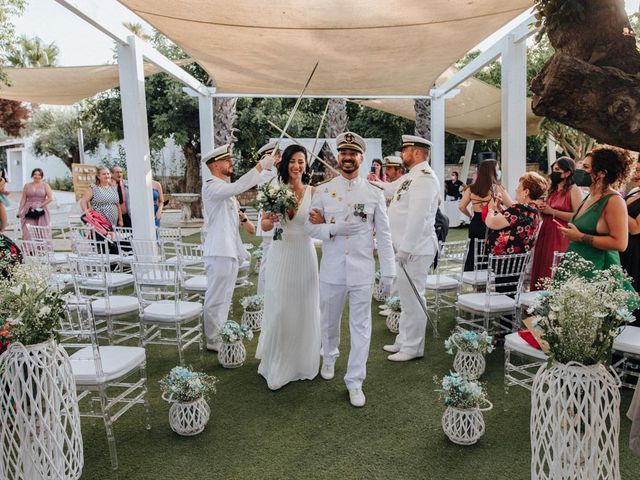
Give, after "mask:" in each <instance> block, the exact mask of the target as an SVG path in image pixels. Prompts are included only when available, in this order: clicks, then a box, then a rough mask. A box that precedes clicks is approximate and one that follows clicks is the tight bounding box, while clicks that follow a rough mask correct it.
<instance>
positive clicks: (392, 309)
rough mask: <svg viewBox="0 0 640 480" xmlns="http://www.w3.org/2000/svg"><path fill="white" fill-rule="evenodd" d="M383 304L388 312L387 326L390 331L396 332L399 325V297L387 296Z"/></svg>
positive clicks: (400, 309) (400, 310) (400, 311)
mask: <svg viewBox="0 0 640 480" xmlns="http://www.w3.org/2000/svg"><path fill="white" fill-rule="evenodd" d="M384 305H385V307H386V310H387V312H389V314H388V315H387V320H386V323H387V328H388V329H389V331H390V332H391V333H398V329H399V327H400V314H401V313H402V308H401V306H400V297H397V296H393V297H389V298H387V299H386V300H385V301H384Z"/></svg>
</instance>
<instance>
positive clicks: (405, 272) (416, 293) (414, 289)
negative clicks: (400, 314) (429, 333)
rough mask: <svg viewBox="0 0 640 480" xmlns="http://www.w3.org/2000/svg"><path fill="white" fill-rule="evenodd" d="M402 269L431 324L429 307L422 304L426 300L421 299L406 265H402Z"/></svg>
mask: <svg viewBox="0 0 640 480" xmlns="http://www.w3.org/2000/svg"><path fill="white" fill-rule="evenodd" d="M398 263H400V262H398ZM400 268H402V271H403V272H404V275H405V277H407V281H408V282H409V285H411V289H412V290H413V293H414V294H415V296H416V298H417V299H418V303H419V304H420V306H421V307H422V311H423V312H424V315H425V316H426V317H427V322H429V312H427V307H426V306H425V304H424V303H422V300H424V298H423V297H421V296H420V294H419V293H418V289H417V288H416V285H415V283H413V280H411V277H410V276H409V274H408V273H407V269H406V268H405V267H404V264H402V263H400Z"/></svg>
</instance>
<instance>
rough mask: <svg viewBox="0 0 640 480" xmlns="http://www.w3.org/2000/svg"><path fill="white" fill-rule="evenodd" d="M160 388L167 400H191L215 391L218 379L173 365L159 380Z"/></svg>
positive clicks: (205, 396) (204, 396)
mask: <svg viewBox="0 0 640 480" xmlns="http://www.w3.org/2000/svg"><path fill="white" fill-rule="evenodd" d="M159 383H160V390H162V394H163V397H164V398H165V399H166V400H167V401H170V402H171V401H175V402H184V403H187V402H193V401H194V400H197V399H199V398H205V399H206V398H207V397H208V396H209V395H210V394H215V393H216V383H218V379H217V378H216V377H214V376H212V375H208V374H206V373H204V372H194V371H192V370H191V369H189V368H185V367H173V368H172V369H171V371H170V372H169V374H168V375H166V376H165V377H164V378H163V379H162V380H160V382H159Z"/></svg>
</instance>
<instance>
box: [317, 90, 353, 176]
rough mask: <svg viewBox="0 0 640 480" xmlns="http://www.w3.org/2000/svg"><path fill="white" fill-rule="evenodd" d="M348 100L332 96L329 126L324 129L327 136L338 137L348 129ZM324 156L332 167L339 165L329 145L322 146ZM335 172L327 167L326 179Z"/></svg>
mask: <svg viewBox="0 0 640 480" xmlns="http://www.w3.org/2000/svg"><path fill="white" fill-rule="evenodd" d="M347 122H348V117H347V100H346V99H344V98H332V99H330V100H329V108H328V109H327V126H326V127H325V129H324V136H325V138H336V137H337V136H338V135H340V134H341V133H344V132H346V131H347ZM322 158H323V159H324V160H325V161H326V162H327V163H328V164H329V165H331V166H332V167H337V166H338V162H337V161H336V157H335V156H334V155H333V152H332V151H331V148H329V146H328V145H326V144H325V145H324V146H323V147H322ZM333 176H334V174H333V173H332V172H331V170H329V169H328V168H327V169H325V174H324V177H325V179H329V178H332V177H333Z"/></svg>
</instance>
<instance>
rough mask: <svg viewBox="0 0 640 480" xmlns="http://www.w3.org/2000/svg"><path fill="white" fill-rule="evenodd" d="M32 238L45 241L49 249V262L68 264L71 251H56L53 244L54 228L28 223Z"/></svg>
mask: <svg viewBox="0 0 640 480" xmlns="http://www.w3.org/2000/svg"><path fill="white" fill-rule="evenodd" d="M27 229H28V230H29V233H30V234H31V239H32V240H35V241H39V242H43V243H44V244H45V246H46V247H47V250H48V252H49V253H48V256H47V258H48V262H49V264H50V265H54V266H58V265H66V264H67V257H68V256H69V252H56V251H55V249H54V245H53V229H52V228H51V227H49V226H44V225H27Z"/></svg>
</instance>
